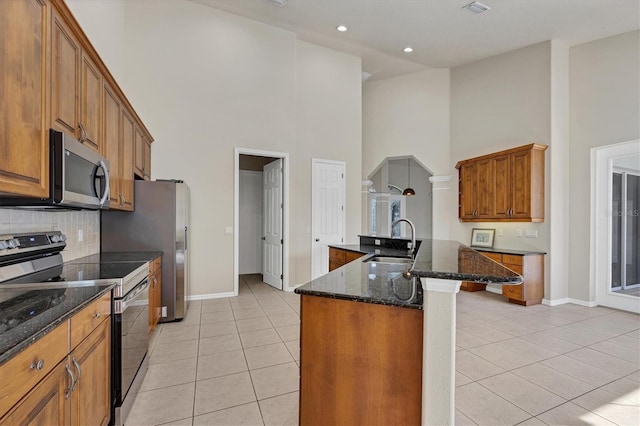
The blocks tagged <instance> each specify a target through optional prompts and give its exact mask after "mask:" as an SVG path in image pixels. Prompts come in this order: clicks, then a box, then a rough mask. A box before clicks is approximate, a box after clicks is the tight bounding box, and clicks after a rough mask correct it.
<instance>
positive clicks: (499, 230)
mask: <svg viewBox="0 0 640 426" xmlns="http://www.w3.org/2000/svg"><path fill="white" fill-rule="evenodd" d="M498 237H504V231H503V230H502V229H498Z"/></svg>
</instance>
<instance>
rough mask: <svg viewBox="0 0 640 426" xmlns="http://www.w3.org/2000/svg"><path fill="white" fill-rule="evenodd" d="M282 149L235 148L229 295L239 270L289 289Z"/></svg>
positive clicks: (286, 191)
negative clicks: (272, 150)
mask: <svg viewBox="0 0 640 426" xmlns="http://www.w3.org/2000/svg"><path fill="white" fill-rule="evenodd" d="M288 159H289V157H288V154H287V153H279V152H271V151H260V150H254V149H248V148H236V149H235V184H234V194H235V197H234V198H235V208H234V283H233V284H234V290H233V292H234V295H236V296H237V295H238V293H239V275H240V274H258V275H259V276H261V277H262V281H264V282H266V283H267V284H269V285H271V286H273V287H274V288H277V289H279V290H289V279H288V273H287V272H288V268H289V265H288V263H289V262H288V253H289V247H288V246H289V238H288V229H289V214H288V211H289V208H288V206H289V179H288V175H289V173H288V165H289V162H288Z"/></svg>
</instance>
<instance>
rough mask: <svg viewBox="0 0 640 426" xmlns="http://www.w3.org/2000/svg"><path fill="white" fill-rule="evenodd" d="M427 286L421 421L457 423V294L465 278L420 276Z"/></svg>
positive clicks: (423, 286) (426, 422)
mask: <svg viewBox="0 0 640 426" xmlns="http://www.w3.org/2000/svg"><path fill="white" fill-rule="evenodd" d="M421 281H422V288H423V289H424V293H423V294H424V302H423V307H424V324H423V331H422V332H423V340H422V351H423V352H422V424H423V425H452V424H453V423H454V412H455V411H454V410H455V406H454V400H455V371H456V293H458V292H459V291H460V285H461V284H462V281H452V280H443V279H438V278H421Z"/></svg>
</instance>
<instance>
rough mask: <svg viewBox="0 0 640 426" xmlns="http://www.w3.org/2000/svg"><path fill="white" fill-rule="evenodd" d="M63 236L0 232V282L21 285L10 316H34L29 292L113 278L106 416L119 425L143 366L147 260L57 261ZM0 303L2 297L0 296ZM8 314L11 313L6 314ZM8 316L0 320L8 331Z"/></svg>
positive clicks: (54, 294)
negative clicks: (17, 302)
mask: <svg viewBox="0 0 640 426" xmlns="http://www.w3.org/2000/svg"><path fill="white" fill-rule="evenodd" d="M65 240H66V237H65V236H64V235H63V234H62V233H60V232H59V231H55V232H47V233H33V234H18V235H5V236H0V247H1V248H0V287H3V288H14V289H20V290H24V295H21V297H23V298H24V300H23V301H22V303H21V306H22V305H24V306H23V307H22V308H20V309H19V310H17V311H16V312H15V313H14V315H18V316H19V315H37V314H38V313H39V312H40V311H41V308H42V306H35V305H30V303H31V302H30V296H29V292H31V291H33V290H36V289H38V290H41V289H47V291H49V290H51V300H49V302H48V303H50V304H55V303H57V302H58V301H59V300H60V298H61V297H63V295H61V294H58V293H57V292H55V291H53V290H56V289H58V288H59V289H64V288H65V287H67V286H70V285H75V286H78V285H96V284H105V283H114V284H116V286H115V287H114V289H113V291H112V295H113V315H112V316H111V321H112V322H111V401H112V407H111V418H112V421H113V422H115V424H116V425H118V426H121V425H122V424H123V423H124V420H125V419H126V416H127V415H128V413H129V411H130V409H131V406H132V404H133V400H134V399H135V395H136V394H137V392H138V390H139V388H140V386H141V385H142V381H143V379H144V376H145V374H146V371H147V369H148V356H147V349H148V346H149V279H148V276H149V264H148V263H147V262H127V263H123V262H95V263H94V262H88V263H78V262H77V261H70V262H66V263H63V262H62V256H61V255H60V252H61V251H62V250H63V249H64V248H65V246H66V244H65ZM0 302H2V301H1V300H0ZM12 318H13V316H12ZM11 326H12V324H11V318H9V320H8V321H7V323H6V324H0V332H2V330H3V328H4V329H6V330H9V329H10V327H11Z"/></svg>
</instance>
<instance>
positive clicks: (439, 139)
mask: <svg viewBox="0 0 640 426" xmlns="http://www.w3.org/2000/svg"><path fill="white" fill-rule="evenodd" d="M362 114H363V118H362V135H363V137H362V177H363V179H366V176H368V175H369V174H371V173H372V172H373V171H374V170H375V169H376V167H378V165H379V164H380V163H381V162H382V161H384V159H385V158H386V157H398V156H407V155H413V156H414V157H415V158H416V159H417V160H418V161H420V162H421V163H422V164H424V165H425V166H426V167H427V168H428V169H429V171H430V172H431V173H433V174H434V175H451V174H453V170H452V169H451V166H450V160H449V70H448V69H429V70H426V71H421V72H418V73H414V74H409V75H405V76H401V77H395V78H389V79H384V80H375V81H368V82H365V83H364V85H363V92H362ZM454 191H455V188H452V189H449V190H444V191H434V192H433V200H432V202H433V223H434V224H435V223H437V224H439V225H438V226H437V227H434V230H433V237H434V238H444V239H446V238H448V235H449V229H448V223H449V221H450V220H452V218H454V219H453V220H455V215H456V210H455V209H454V207H455V204H452V203H453V201H451V200H452V197H453V193H454ZM363 231H364V232H366V229H363Z"/></svg>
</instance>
